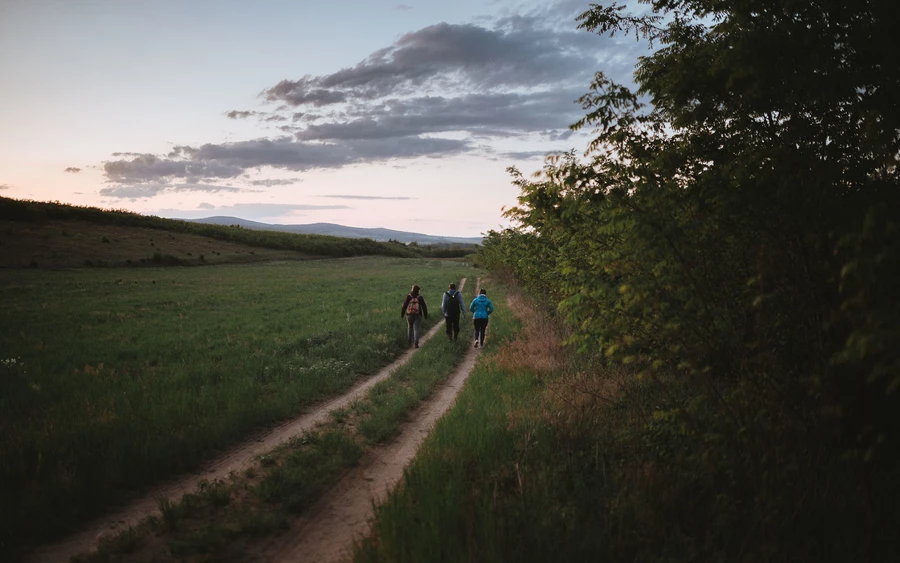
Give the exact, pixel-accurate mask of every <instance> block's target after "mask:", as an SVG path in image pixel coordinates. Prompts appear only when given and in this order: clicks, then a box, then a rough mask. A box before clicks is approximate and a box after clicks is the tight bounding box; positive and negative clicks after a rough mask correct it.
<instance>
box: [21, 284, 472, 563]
mask: <svg viewBox="0 0 900 563" xmlns="http://www.w3.org/2000/svg"><path fill="white" fill-rule="evenodd" d="M465 283H466V279H465V278H463V279H462V280H460V284H459V288H460V291H461V290H462V288H463V287H464V286H465ZM476 290H477V287H476ZM443 329H444V325H443V323H441V322H439V323H437V324H435V326H433V327H432V328H431V330H429V331H428V332H427V333H426V334H425V335H424V336H422V337H421V338H420V339H419V342H420V344H424V343H425V342H427V341H428V340H429V339H430V338H431V337H433V336H434V335H435V334H437V333H438V331H441V330H443ZM415 351H416V350H415V349H414V348H412V349H409V350H407V351H406V352H404V353H403V354H402V355H401V356H400V357H399V358H398V359H397V360H395V361H394V362H393V363H392V364H391V365H389V366H387V367H385V368H384V369H382V370H381V371H379V372H378V373H377V374H376V375H374V376H372V377H370V378H368V379H366V380H365V381H363V382H361V383H358V384H356V385H355V386H353V387H352V388H351V389H350V390H349V391H347V392H346V393H344V394H343V395H341V396H339V397H336V398H334V399H331V400H328V401H325V402H323V403H320V404H318V405H316V406H314V407H313V408H312V409H311V410H310V411H308V412H306V413H304V414H302V415H300V416H298V417H296V418H294V419H291V420H289V421H286V422H284V423H282V424H279V425H278V426H276V427H274V428H272V429H269V430H266V431H265V432H264V433H261V434H259V435H257V436H255V437H254V438H252V439H251V440H248V441H246V442H244V443H242V444H240V445H238V446H235V447H234V448H232V449H230V450H228V452H226V453H225V454H224V455H223V456H221V457H219V458H217V459H216V460H214V461H213V462H211V463H209V464H208V465H206V466H205V467H204V468H203V469H202V470H200V471H198V472H196V473H192V474H189V475H186V476H182V477H180V478H178V479H175V480H173V481H170V482H169V483H166V484H163V485H160V486H157V487H154V488H153V489H151V490H150V491H148V492H147V493H146V494H145V495H144V496H142V497H141V498H140V499H137V500H135V501H132V502H131V503H129V504H127V505H126V506H124V507H123V508H122V509H121V510H118V511H117V512H115V513H114V514H109V515H107V516H104V517H103V518H100V519H97V520H95V521H93V522H91V523H89V524H87V525H86V527H85V528H84V529H83V530H82V531H80V532H78V533H77V534H74V535H73V536H70V537H68V538H66V539H64V540H62V541H61V542H58V543H55V544H51V545H47V546H42V547H40V548H38V549H36V550H35V551H34V552H32V553H31V554H29V555H28V556H27V557H26V558H25V562H26V563H60V562H66V561H68V560H69V558H70V557H72V556H74V555H77V554H79V553H84V552H86V551H92V550H94V549H96V548H97V545H98V543H99V541H100V539H101V538H103V537H104V536H107V535H110V534H114V533H116V532H118V531H120V530H124V529H127V528H128V527H129V526H134V525H136V524H138V523H139V522H140V521H141V520H143V519H144V518H146V517H147V516H150V515H152V514H155V513H156V512H158V510H159V509H158V505H157V499H159V498H166V499H169V500H170V501H177V500H179V499H180V498H181V496H182V495H184V494H185V493H188V492H193V491H194V490H195V489H196V488H197V485H198V484H199V483H200V481H202V480H204V479H205V480H207V481H212V480H214V479H224V478H226V477H228V474H229V473H230V472H232V471H235V472H240V471H242V470H243V469H245V468H247V467H249V466H250V465H251V464H252V463H253V461H254V458H255V457H256V456H257V455H259V454H262V453H265V452H268V451H270V450H272V449H273V448H275V447H276V446H278V445H279V444H281V443H282V442H284V441H286V440H288V439H289V438H291V437H292V436H296V435H298V434H301V433H303V432H305V431H307V430H310V429H312V428H313V427H314V426H315V425H316V424H318V423H319V422H322V421H324V420H325V419H326V418H327V417H328V413H329V412H331V411H332V410H334V409H338V408H341V407H344V406H346V405H349V404H350V403H352V402H353V401H355V400H357V399H361V398H363V397H364V396H365V394H366V392H368V390H369V389H370V388H371V387H372V386H373V385H375V384H376V383H378V382H379V381H382V380H384V379H387V378H388V377H389V376H390V375H391V374H392V373H393V372H394V371H396V370H397V368H399V367H400V366H402V365H403V364H405V363H406V362H408V361H409V359H410V357H412V355H413V353H415ZM469 358H474V356H472V355H471V354H470V355H469V357H467V358H466V361H465V362H468V361H469ZM473 361H474V360H473ZM465 362H464V364H465ZM458 371H459V370H457V372H458ZM454 377H455V375H454ZM412 453H415V450H413V452H412ZM410 457H412V455H410ZM404 465H405V464H404ZM402 471H403V468H402V467H401V468H400V473H401V475H402ZM341 483H343V481H341ZM368 502H369V500H368V497H367V500H366V501H365V503H368ZM363 522H365V519H364V520H363Z"/></svg>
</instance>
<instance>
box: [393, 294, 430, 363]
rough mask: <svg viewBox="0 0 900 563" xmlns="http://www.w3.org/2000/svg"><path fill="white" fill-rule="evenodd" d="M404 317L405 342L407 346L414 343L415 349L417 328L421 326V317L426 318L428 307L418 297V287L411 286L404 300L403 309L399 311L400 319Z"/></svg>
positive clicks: (417, 335) (417, 339) (422, 298)
mask: <svg viewBox="0 0 900 563" xmlns="http://www.w3.org/2000/svg"><path fill="white" fill-rule="evenodd" d="M404 315H405V316H406V325H407V331H406V341H407V342H408V343H409V344H412V343H414V342H415V345H416V348H418V347H419V327H420V326H422V317H425V318H426V319H427V318H428V306H426V305H425V298H424V297H422V296H421V295H419V286H417V285H413V286H412V290H411V291H410V292H409V295H407V296H406V300H405V301H403V307H401V309H400V318H401V319H402V318H403V316H404Z"/></svg>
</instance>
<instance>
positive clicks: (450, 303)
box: [446, 291, 459, 315]
mask: <svg viewBox="0 0 900 563" xmlns="http://www.w3.org/2000/svg"><path fill="white" fill-rule="evenodd" d="M446 293H447V314H448V315H456V314H457V313H459V298H458V297H456V296H457V295H459V292H458V291H454V292H453V293H452V294H451V293H450V292H449V291H448V292H446Z"/></svg>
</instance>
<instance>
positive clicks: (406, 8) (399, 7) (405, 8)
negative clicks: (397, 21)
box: [394, 4, 413, 12]
mask: <svg viewBox="0 0 900 563" xmlns="http://www.w3.org/2000/svg"><path fill="white" fill-rule="evenodd" d="M394 9H395V10H397V11H400V12H406V11H409V10H412V9H413V7H412V6H409V5H407V4H397V5H396V6H394Z"/></svg>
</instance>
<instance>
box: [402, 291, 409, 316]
mask: <svg viewBox="0 0 900 563" xmlns="http://www.w3.org/2000/svg"><path fill="white" fill-rule="evenodd" d="M407 305H409V295H407V296H406V299H404V300H403V306H402V307H400V318H401V319H402V318H403V317H404V316H406V306H407Z"/></svg>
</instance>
